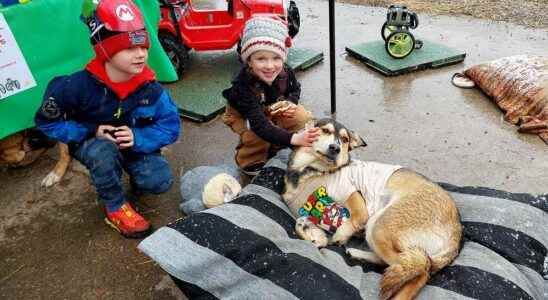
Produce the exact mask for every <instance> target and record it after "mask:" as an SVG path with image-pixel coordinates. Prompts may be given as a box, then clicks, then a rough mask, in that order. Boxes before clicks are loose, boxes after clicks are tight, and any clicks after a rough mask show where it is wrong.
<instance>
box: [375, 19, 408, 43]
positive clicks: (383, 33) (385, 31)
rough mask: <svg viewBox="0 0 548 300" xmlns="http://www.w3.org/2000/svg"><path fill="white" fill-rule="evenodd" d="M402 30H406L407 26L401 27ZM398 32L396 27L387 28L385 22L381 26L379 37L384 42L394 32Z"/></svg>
mask: <svg viewBox="0 0 548 300" xmlns="http://www.w3.org/2000/svg"><path fill="white" fill-rule="evenodd" d="M402 29H403V30H408V28H407V26H402ZM396 30H398V27H396V26H388V24H387V22H386V21H385V22H384V24H382V28H381V36H382V39H383V40H384V41H386V38H387V37H388V36H389V35H390V34H391V33H392V32H394V31H396Z"/></svg>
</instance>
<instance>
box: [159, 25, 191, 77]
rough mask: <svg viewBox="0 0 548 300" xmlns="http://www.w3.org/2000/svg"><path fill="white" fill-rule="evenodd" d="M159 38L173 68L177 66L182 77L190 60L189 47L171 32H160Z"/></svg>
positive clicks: (178, 74)
mask: <svg viewBox="0 0 548 300" xmlns="http://www.w3.org/2000/svg"><path fill="white" fill-rule="evenodd" d="M158 39H159V40H160V44H161V45H162V48H164V51H165V52H166V54H167V57H169V61H170V62H171V64H172V65H173V68H175V71H176V72H177V76H179V78H181V77H182V76H183V73H184V71H185V70H186V69H187V68H188V64H189V61H190V56H189V54H188V49H187V48H186V47H185V45H183V43H181V42H179V41H178V40H177V39H176V38H175V37H174V36H173V35H171V34H159V35H158Z"/></svg>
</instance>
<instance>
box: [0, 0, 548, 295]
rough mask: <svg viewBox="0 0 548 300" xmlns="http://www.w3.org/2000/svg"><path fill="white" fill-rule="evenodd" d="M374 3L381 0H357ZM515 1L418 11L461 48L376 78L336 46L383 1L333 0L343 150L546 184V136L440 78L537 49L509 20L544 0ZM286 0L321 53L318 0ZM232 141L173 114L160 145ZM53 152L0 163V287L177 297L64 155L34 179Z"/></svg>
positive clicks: (323, 80) (229, 147)
mask: <svg viewBox="0 0 548 300" xmlns="http://www.w3.org/2000/svg"><path fill="white" fill-rule="evenodd" d="M373 2H375V3H376V4H380V1H369V2H368V3H370V4H372V3H373ZM400 3H410V4H409V6H411V3H415V4H416V5H418V4H420V3H423V4H425V3H429V4H430V6H431V8H432V7H437V6H436V5H438V4H444V5H453V4H454V5H457V4H458V3H460V5H461V6H462V3H466V4H467V5H471V3H482V2H480V1H474V0H470V1H430V2H426V1H402V2H400ZM483 3H484V4H485V3H486V4H487V5H488V6H487V7H485V10H487V11H488V10H489V9H492V10H493V11H494V10H495V9H497V8H499V7H500V5H499V4H500V3H504V4H505V5H506V4H508V5H510V4H511V3H513V2H512V1H488V2H485V1H484V2H483ZM523 3H525V4H523ZM516 5H518V6H517V8H518V9H516V8H515V7H516V6H512V7H514V8H512V9H508V11H511V12H512V14H514V15H516V17H515V19H513V17H512V18H509V17H508V18H506V19H504V20H505V21H510V22H494V21H492V20H483V19H477V18H476V17H475V15H474V17H472V16H471V15H472V13H475V11H476V9H472V8H468V10H466V11H468V12H470V13H467V12H466V11H459V15H457V16H454V14H455V13H457V12H456V11H454V10H450V11H449V15H438V13H440V11H432V13H433V14H435V15H429V14H428V12H424V13H422V14H420V18H421V25H420V26H421V27H419V29H417V31H418V32H420V35H421V36H424V37H426V38H428V39H433V40H438V41H442V42H443V43H444V44H446V45H447V46H450V47H455V48H460V49H464V50H465V51H466V52H467V58H466V60H465V62H464V63H462V64H459V65H454V66H449V67H446V68H441V69H435V70H427V71H421V72H416V73H413V74H409V75H404V76H398V77H392V78H387V77H383V76H381V75H379V74H378V73H376V72H373V71H371V70H370V69H368V68H367V67H365V66H364V65H363V64H362V63H361V62H359V61H357V60H355V59H353V58H350V57H348V56H347V55H346V54H345V50H344V48H345V46H347V45H349V44H352V43H356V42H359V41H361V40H371V39H379V38H380V36H379V30H380V26H381V25H382V20H383V18H385V12H386V10H385V9H384V8H375V7H373V8H372V7H364V6H356V5H351V4H338V5H337V6H336V9H337V18H338V19H337V46H336V48H337V49H336V51H337V53H336V62H337V82H338V83H337V87H338V89H337V95H338V106H337V107H338V112H337V118H338V119H339V120H342V121H343V122H344V123H345V124H346V125H347V126H349V127H350V128H353V129H355V130H356V132H358V133H359V134H361V135H362V136H364V137H365V139H366V141H367V143H368V144H369V146H368V147H367V148H365V149H364V150H360V152H358V153H356V156H357V157H358V158H361V159H370V160H378V161H384V162H391V163H399V164H404V165H406V166H409V167H411V168H413V169H415V170H418V171H419V172H421V173H423V174H426V175H427V176H429V177H430V178H432V179H433V180H435V181H445V182H449V183H452V184H456V185H479V186H487V187H491V188H496V189H502V190H507V191H511V192H524V193H534V194H541V193H547V192H548V188H547V186H546V178H548V171H547V170H548V152H547V151H546V145H545V144H544V143H543V142H542V141H541V140H540V139H539V138H538V137H536V136H532V135H522V134H519V133H517V132H516V128H515V126H513V125H510V124H507V123H505V122H504V121H503V120H502V118H501V113H500V111H499V110H498V109H497V108H496V107H495V106H494V105H493V104H492V103H490V102H489V100H488V99H486V98H485V95H483V94H482V93H481V92H479V91H477V90H461V89H457V88H455V87H453V86H451V85H450V83H449V79H450V77H451V74H452V73H453V72H457V71H461V70H463V69H464V68H466V67H468V66H471V65H473V64H475V63H479V62H483V61H485V60H492V59H495V58H498V57H503V56H508V55H513V54H546V49H548V30H547V29H546V27H547V26H546V24H547V23H546V22H547V21H546V20H547V19H546V18H545V17H544V16H542V18H537V17H534V18H533V17H531V19H534V20H537V21H538V22H537V23H536V24H540V25H539V26H537V25H535V24H527V26H522V25H524V23H521V21H520V20H519V19H520V18H519V17H517V16H520V15H521V13H524V16H527V18H529V16H530V15H529V10H528V7H529V5H531V7H532V8H531V11H532V12H534V11H535V10H536V11H538V12H539V13H540V12H542V10H543V9H544V8H545V6H546V1H516ZM298 6H299V8H300V10H301V18H302V28H301V32H300V33H299V36H298V39H296V41H295V44H296V46H298V47H311V48H315V49H321V50H322V51H324V53H325V55H326V57H328V55H327V53H328V49H329V45H328V27H327V20H328V14H327V1H323V0H299V1H298ZM411 7H412V6H411ZM417 7H418V6H417ZM425 7H427V5H425ZM482 8H484V7H483V6H482ZM521 8H524V9H525V8H527V11H528V12H522V11H520V10H519V9H521ZM425 9H426V8H425ZM460 13H462V14H460ZM465 14H469V15H468V16H466V15H465ZM535 16H537V15H535ZM478 17H482V16H478ZM491 17H492V18H496V17H498V15H497V14H495V15H494V16H491ZM523 19H526V18H523ZM497 20H498V19H497ZM514 20H515V21H514ZM533 23H534V22H533ZM357 33H359V34H357ZM327 60H328V59H327V58H326V61H325V62H323V63H320V64H319V65H317V66H314V67H312V68H310V69H309V70H307V71H305V72H300V73H299V74H298V79H299V80H300V81H301V83H302V87H303V92H302V99H303V103H304V104H305V105H306V106H307V107H310V108H311V109H312V110H313V112H314V114H315V115H316V116H325V115H328V114H329V84H328V80H329V63H328V61H327ZM236 142H237V141H236V138H235V137H234V136H233V135H232V133H231V132H230V130H229V129H228V128H227V127H226V126H225V125H224V124H222V122H221V121H220V120H219V119H215V120H213V121H211V122H208V123H204V124H198V123H193V122H190V121H187V120H183V132H182V135H181V137H180V139H179V140H178V141H177V142H176V143H175V144H174V145H172V146H170V148H169V151H168V153H167V154H166V156H167V158H168V160H169V162H170V164H171V168H172V171H173V173H174V174H175V176H176V177H177V178H178V177H179V176H180V174H182V173H183V172H184V170H188V169H191V168H193V167H195V166H200V165H211V164H221V163H230V162H232V159H233V156H232V155H233V154H232V153H233V152H232V151H233V148H234V146H235V145H236ZM56 157H57V152H56V149H51V150H50V151H48V152H47V154H46V155H44V156H43V157H42V158H40V159H39V160H38V161H36V162H35V163H34V164H32V165H30V166H28V167H25V168H20V169H2V170H0V187H2V188H1V191H0V299H10V300H11V299H122V300H125V299H128V300H129V299H184V295H182V294H181V293H180V291H179V290H178V289H177V288H176V287H175V286H174V284H173V283H172V281H171V280H170V278H169V277H168V276H167V275H166V273H165V272H164V271H163V270H162V269H161V268H159V267H158V266H157V265H155V263H154V262H153V261H151V260H150V259H149V258H148V257H146V256H145V255H143V254H142V253H140V252H139V251H138V250H137V249H136V246H137V244H138V243H139V240H128V239H124V238H122V237H121V236H120V235H119V234H117V233H116V232H114V231H113V230H111V229H109V228H108V227H106V225H105V224H104V222H103V216H102V214H101V213H100V211H99V208H98V205H97V203H96V193H95V191H94V189H93V187H92V185H91V183H90V180H89V177H88V175H87V174H86V171H85V170H84V169H83V168H82V166H81V165H79V164H77V163H72V164H71V167H70V170H69V172H68V173H67V174H66V176H65V178H64V179H63V180H62V181H61V182H60V183H59V184H57V185H56V186H54V187H51V188H49V189H44V188H41V187H40V181H41V180H42V178H44V176H45V175H46V174H47V173H48V172H49V171H50V170H51V168H52V167H53V166H54V164H55V161H56ZM178 184H179V183H178V182H176V183H175V185H174V186H173V187H172V188H171V189H170V191H169V192H167V193H165V194H163V195H159V196H145V197H143V198H142V199H140V201H139V208H140V210H141V212H142V213H143V215H144V216H145V217H147V218H148V219H149V220H150V221H151V222H152V224H153V225H154V226H155V227H156V228H158V227H161V226H163V225H165V224H167V223H169V222H172V221H174V220H176V219H177V218H180V217H182V215H181V214H180V213H179V212H178V205H179V197H180V196H179V186H178Z"/></svg>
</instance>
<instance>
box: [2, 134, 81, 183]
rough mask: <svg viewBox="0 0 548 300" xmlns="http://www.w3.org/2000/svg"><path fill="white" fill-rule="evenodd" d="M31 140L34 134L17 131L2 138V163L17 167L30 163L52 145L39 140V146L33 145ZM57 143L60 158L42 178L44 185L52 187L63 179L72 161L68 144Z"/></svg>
mask: <svg viewBox="0 0 548 300" xmlns="http://www.w3.org/2000/svg"><path fill="white" fill-rule="evenodd" d="M30 140H32V136H31V135H29V134H27V132H21V133H15V134H12V135H10V136H8V137H5V138H3V139H1V140H0V164H3V165H8V166H15V167H23V166H26V165H29V164H31V163H32V162H34V161H35V160H36V159H37V158H38V157H39V156H40V155H41V154H42V153H44V152H45V151H46V150H47V148H48V146H49V147H51V145H46V143H44V142H43V141H42V142H39V144H40V145H39V146H34V145H31V144H32V143H30V142H29V141H30ZM57 144H58V147H59V160H58V161H57V163H56V164H55V167H54V168H53V170H51V171H50V172H49V173H48V175H46V177H45V178H44V179H43V180H42V182H41V185H42V186H43V187H50V186H52V185H54V184H56V183H58V182H59V181H61V178H63V176H64V175H65V173H66V171H67V169H68V166H69V164H70V161H71V158H70V154H69V150H68V146H67V145H66V144H63V143H61V142H58V143H57Z"/></svg>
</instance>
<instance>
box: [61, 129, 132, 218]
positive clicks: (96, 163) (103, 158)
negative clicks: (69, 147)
mask: <svg viewBox="0 0 548 300" xmlns="http://www.w3.org/2000/svg"><path fill="white" fill-rule="evenodd" d="M72 156H73V157H74V158H76V159H77V160H78V161H80V162H81V163H82V164H83V165H84V166H86V168H87V169H88V170H89V173H90V176H91V180H92V182H93V185H94V186H95V189H96V190H97V194H98V196H99V198H100V199H101V200H102V201H103V202H104V204H105V206H106V207H107V209H117V208H118V207H120V206H121V205H122V204H123V203H124V201H125V199H124V198H125V197H124V190H123V186H122V179H121V178H122V172H123V167H122V163H121V161H122V159H123V158H122V155H121V153H120V151H119V150H118V147H117V146H116V144H115V143H113V142H111V141H109V140H107V139H100V138H92V139H89V140H87V141H85V142H84V143H83V144H82V145H81V146H80V147H79V148H78V149H76V150H75V151H74V152H73V153H72Z"/></svg>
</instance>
